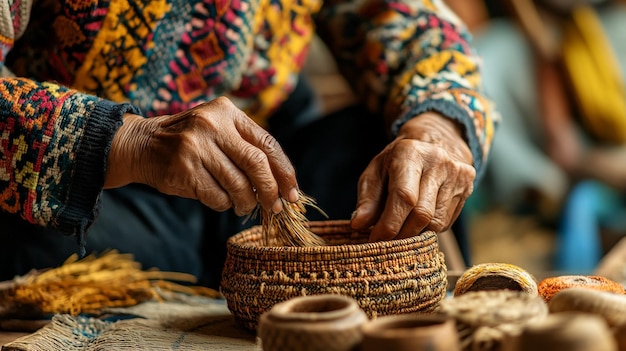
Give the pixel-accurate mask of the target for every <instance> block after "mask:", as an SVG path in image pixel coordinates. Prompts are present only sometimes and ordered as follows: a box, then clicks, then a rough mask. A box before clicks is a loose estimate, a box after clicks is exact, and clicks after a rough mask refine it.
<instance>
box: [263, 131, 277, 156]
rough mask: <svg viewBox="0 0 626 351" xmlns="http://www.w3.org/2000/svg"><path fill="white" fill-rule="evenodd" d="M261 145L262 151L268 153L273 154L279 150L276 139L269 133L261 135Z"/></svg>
mask: <svg viewBox="0 0 626 351" xmlns="http://www.w3.org/2000/svg"><path fill="white" fill-rule="evenodd" d="M261 145H262V147H263V150H265V151H266V152H268V153H274V152H277V151H280V150H281V148H280V145H279V144H278V140H276V138H274V137H273V136H272V135H270V134H269V133H265V135H263V137H262V138H261Z"/></svg>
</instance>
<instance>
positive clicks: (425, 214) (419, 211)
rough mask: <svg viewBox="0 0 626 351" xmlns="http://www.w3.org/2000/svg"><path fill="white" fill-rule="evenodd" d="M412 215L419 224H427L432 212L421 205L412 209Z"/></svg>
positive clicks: (431, 217)
mask: <svg viewBox="0 0 626 351" xmlns="http://www.w3.org/2000/svg"><path fill="white" fill-rule="evenodd" d="M413 214H414V215H415V216H416V218H417V219H418V221H419V222H420V223H429V222H430V221H431V220H432V219H433V216H434V214H433V212H432V210H430V209H428V208H427V207H425V206H423V205H418V206H415V207H414V208H413Z"/></svg>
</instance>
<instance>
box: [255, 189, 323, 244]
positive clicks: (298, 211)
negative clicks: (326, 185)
mask: <svg viewBox="0 0 626 351" xmlns="http://www.w3.org/2000/svg"><path fill="white" fill-rule="evenodd" d="M280 200H281V201H282V203H283V210H282V211H281V212H279V213H273V212H271V211H267V210H265V209H263V208H261V206H260V205H259V206H257V208H256V210H255V212H253V214H252V216H256V215H257V214H258V213H259V212H260V213H261V227H262V233H263V238H264V244H265V246H270V245H273V246H302V247H306V246H321V245H325V244H326V243H325V242H324V239H322V238H320V237H319V236H317V235H316V234H315V233H313V232H311V231H310V230H309V227H308V226H307V225H306V222H307V221H308V220H307V218H306V211H307V207H312V208H314V209H316V210H317V211H319V212H320V213H322V214H323V215H324V216H326V214H325V213H324V211H322V210H321V209H320V208H319V207H317V205H316V202H315V199H313V198H312V197H310V196H308V195H306V194H304V193H302V192H300V193H299V199H298V201H297V202H293V203H292V202H289V201H287V200H285V199H284V198H282V197H281V198H280Z"/></svg>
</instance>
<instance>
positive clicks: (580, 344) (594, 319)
mask: <svg viewBox="0 0 626 351" xmlns="http://www.w3.org/2000/svg"><path fill="white" fill-rule="evenodd" d="M514 343H515V345H514V347H513V350H515V351H526V350H532V351H553V350H568V351H617V344H616V341H615V339H614V337H613V334H612V333H611V331H610V329H609V327H608V325H607V323H606V322H605V321H604V319H602V318H601V317H599V316H596V315H593V314H588V313H580V312H560V313H554V314H550V315H548V316H547V317H546V318H544V319H543V320H541V321H538V322H536V323H532V324H529V325H528V326H526V328H525V329H524V330H523V331H522V333H521V334H520V335H519V336H518V337H517V338H516V339H515V341H514Z"/></svg>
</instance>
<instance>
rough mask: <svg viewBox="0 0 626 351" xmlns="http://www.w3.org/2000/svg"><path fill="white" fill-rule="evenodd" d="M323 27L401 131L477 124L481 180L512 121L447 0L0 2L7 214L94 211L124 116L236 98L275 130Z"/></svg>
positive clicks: (359, 84)
mask: <svg viewBox="0 0 626 351" xmlns="http://www.w3.org/2000/svg"><path fill="white" fill-rule="evenodd" d="M26 23H28V26H27V27H26ZM316 30H317V31H318V32H319V33H320V35H321V36H322V38H323V39H325V41H326V43H327V44H328V46H329V48H330V49H331V51H332V52H333V53H334V54H335V57H336V59H337V61H338V64H339V67H340V69H341V71H342V72H343V73H344V74H345V75H346V77H347V78H348V81H350V82H351V83H352V84H353V86H354V88H355V90H356V91H357V93H358V95H359V96H360V98H361V100H362V101H364V102H366V103H367V105H368V107H369V108H370V109H371V110H372V111H373V112H375V113H379V114H380V115H381V116H384V117H385V119H386V120H387V122H388V125H389V128H390V132H392V133H394V132H396V131H397V129H398V128H399V127H400V126H401V124H402V123H403V122H405V121H406V120H407V119H409V118H412V117H414V116H415V115H417V114H419V113H421V112H424V111H426V110H436V111H440V112H442V113H443V114H444V115H447V116H448V117H450V118H453V119H455V120H457V121H459V122H460V123H461V124H462V125H464V126H465V132H466V137H467V140H468V142H469V144H470V148H471V150H472V153H473V155H474V165H475V167H476V169H477V172H478V173H479V174H480V171H481V169H483V168H484V167H483V163H484V161H485V160H486V159H487V156H488V152H489V147H490V145H491V140H492V138H493V133H494V128H495V125H496V124H497V123H498V119H499V117H498V116H497V114H496V113H495V111H494V109H493V106H492V104H491V102H490V101H489V100H488V99H487V98H486V97H485V96H484V95H483V94H482V92H481V90H480V75H479V73H480V62H479V59H478V57H477V56H476V55H475V53H474V52H473V51H472V50H471V48H470V44H469V43H468V41H469V35H468V34H467V31H466V30H465V28H464V27H463V26H462V25H461V24H460V22H459V20H458V19H457V18H456V17H455V16H454V15H453V14H451V13H450V12H449V10H447V7H446V6H445V5H444V4H443V1H441V0H424V1H415V0H385V1H383V0H344V1H339V0H329V1H328V2H326V3H324V4H323V6H322V2H321V0H37V1H36V2H34V3H33V0H0V54H1V57H0V59H1V61H0V72H1V74H2V76H3V77H4V78H2V77H0V107H1V108H2V111H1V112H0V210H2V211H8V212H11V213H15V214H19V215H20V216H22V217H23V218H25V219H27V220H28V221H30V222H33V223H39V224H49V225H53V226H54V225H57V224H58V223H59V222H64V221H65V220H66V218H63V216H64V213H66V212H64V209H67V206H68V204H69V205H72V204H78V205H77V206H79V207H80V206H88V207H89V206H91V208H89V209H83V210H82V212H81V211H78V212H75V211H74V212H72V213H90V211H91V212H92V211H93V209H94V208H95V206H96V202H97V198H98V192H93V191H92V190H93V189H97V188H98V187H99V186H100V187H101V185H102V183H101V182H102V181H103V180H102V179H103V174H104V171H105V165H106V150H107V147H108V145H109V144H110V142H111V140H112V137H113V134H114V132H115V130H116V126H119V123H120V121H121V118H122V115H123V113H124V112H125V111H129V110H132V111H133V112H134V113H142V114H143V115H144V116H146V117H150V116H156V115H162V114H173V113H177V112H180V111H182V110H185V109H188V108H190V107H193V106H196V105H198V104H201V103H203V102H206V101H209V100H212V99H214V98H216V97H218V96H222V95H224V96H227V97H229V98H231V99H232V100H233V101H234V102H235V104H236V105H237V106H238V107H240V108H242V109H243V110H244V111H246V112H247V113H248V114H249V115H250V116H251V117H252V118H253V119H254V120H255V121H257V122H258V123H259V124H260V125H262V126H264V125H265V121H266V120H267V118H268V117H269V115H271V113H272V112H273V111H274V110H275V109H276V108H277V107H278V106H279V105H280V104H281V103H282V102H283V101H284V100H285V99H286V98H287V96H288V95H289V93H290V92H291V91H292V90H293V88H294V87H295V85H296V83H297V78H298V75H299V73H300V70H301V67H302V65H303V64H304V61H305V58H306V54H307V50H308V44H309V42H310V40H311V38H312V36H313V34H314V32H315V31H316ZM13 76H17V77H23V78H12V77H13ZM46 82H48V83H46ZM27 101H28V103H26V102H27ZM129 104H130V105H129ZM87 126H89V127H88V129H89V130H90V131H91V132H88V133H90V134H89V137H88V138H83V136H84V135H85V133H86V132H85V129H86V128H87ZM86 150H87V151H89V152H94V150H98V152H97V157H91V156H89V157H87V155H86V154H85V152H87V151H86ZM81 155H83V156H84V157H83V156H81ZM92 156H93V155H92ZM86 170H91V171H93V170H96V171H97V172H100V174H99V175H96V174H93V175H92V174H89V176H86V175H85V174H84V171H86ZM91 171H90V172H91ZM94 172H95V171H94ZM68 177H69V178H68ZM81 177H82V178H81ZM68 179H70V181H68ZM76 179H86V181H85V182H87V183H89V184H82V183H83V182H76V181H75V180H76ZM72 180H74V181H72ZM69 184H72V186H70V185H69ZM86 188H89V189H91V190H89V191H87V190H86ZM72 199H74V200H72ZM76 199H80V201H76ZM64 206H65V207H64ZM70 207H71V206H70ZM72 211H73V210H72Z"/></svg>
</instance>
